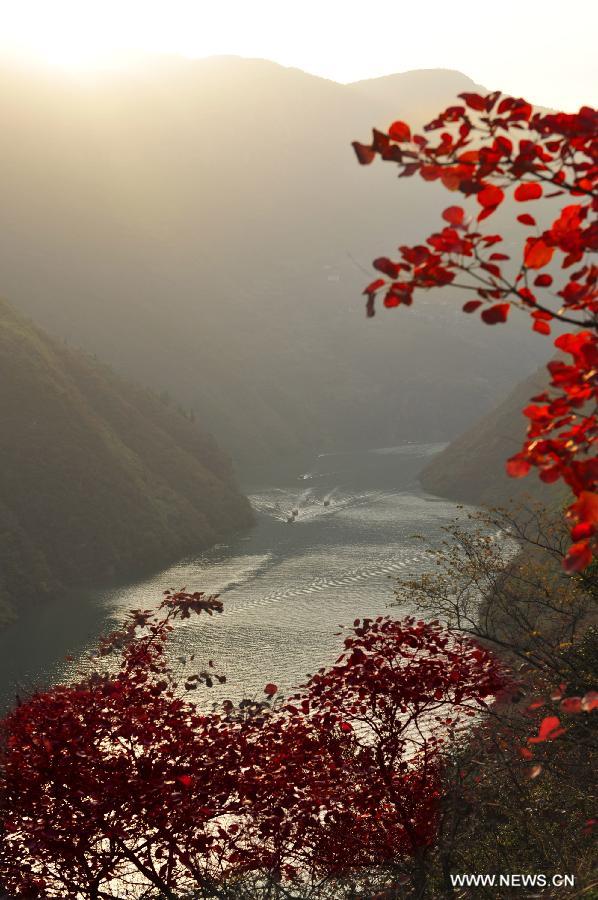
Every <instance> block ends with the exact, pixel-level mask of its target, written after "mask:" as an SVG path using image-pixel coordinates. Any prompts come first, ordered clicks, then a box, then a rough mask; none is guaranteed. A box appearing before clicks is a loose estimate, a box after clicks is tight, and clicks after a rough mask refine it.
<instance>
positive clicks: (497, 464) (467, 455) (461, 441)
mask: <svg viewBox="0 0 598 900" xmlns="http://www.w3.org/2000/svg"><path fill="white" fill-rule="evenodd" d="M548 380H549V376H548V373H547V372H546V370H545V369H543V368H542V369H539V370H538V371H537V372H535V373H534V374H533V375H531V376H530V377H529V378H526V379H525V380H524V381H522V382H521V383H520V384H518V385H517V387H516V388H515V389H514V390H513V391H511V393H510V394H509V395H508V397H506V398H505V399H504V400H503V401H502V402H501V403H499V404H498V405H497V406H496V407H495V408H494V409H493V410H491V412H489V413H487V414H486V415H485V416H482V417H481V418H480V419H479V420H478V421H476V422H475V423H474V424H473V425H472V426H471V427H470V428H468V429H467V430H466V431H465V432H464V433H463V434H462V435H460V436H459V437H458V438H456V440H454V441H452V442H451V443H450V444H449V445H448V446H447V447H445V449H444V450H442V451H441V452H440V453H439V454H438V455H437V456H434V457H433V458H432V461H431V462H430V463H429V465H428V466H426V468H425V469H424V470H423V471H422V472H421V474H420V476H419V478H420V481H421V483H422V485H423V487H424V488H425V489H426V490H427V491H430V493H432V494H438V495H440V496H441V497H449V498H450V499H451V500H460V501H462V502H463V503H473V504H485V505H490V506H496V505H501V504H505V503H506V502H507V501H508V500H510V499H518V500H522V499H523V498H524V497H525V496H530V497H533V498H535V499H538V500H542V501H543V502H545V503H547V504H549V505H551V506H552V505H554V504H558V503H559V500H560V499H561V498H564V496H565V494H566V491H565V488H563V487H562V486H560V485H558V484H557V485H555V484H548V485H547V484H545V483H544V482H542V481H540V479H539V478H538V476H537V474H536V473H535V472H534V471H532V472H531V473H530V474H529V475H528V476H527V477H526V478H509V477H508V475H507V474H506V471H505V463H506V461H507V459H508V458H509V457H510V456H513V455H514V454H515V453H517V452H518V451H519V450H520V449H521V445H522V443H523V441H524V438H525V432H526V427H527V423H528V421H529V420H527V419H526V418H525V417H524V416H523V415H522V412H521V411H522V409H525V407H527V406H528V405H529V401H530V399H531V398H532V397H533V396H534V395H536V394H540V393H542V392H543V391H545V390H546V389H547V386H548Z"/></svg>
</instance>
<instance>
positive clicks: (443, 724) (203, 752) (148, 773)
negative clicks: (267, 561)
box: [0, 593, 506, 900]
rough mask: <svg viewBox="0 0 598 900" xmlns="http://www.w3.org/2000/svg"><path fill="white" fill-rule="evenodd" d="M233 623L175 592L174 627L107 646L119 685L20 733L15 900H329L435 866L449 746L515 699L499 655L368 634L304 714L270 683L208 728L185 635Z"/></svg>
mask: <svg viewBox="0 0 598 900" xmlns="http://www.w3.org/2000/svg"><path fill="white" fill-rule="evenodd" d="M221 608H222V606H221V604H220V602H219V601H218V599H217V598H216V597H206V596H204V595H203V594H200V593H196V594H186V593H178V594H172V593H169V594H167V595H166V596H165V598H164V600H163V601H162V603H161V605H160V607H159V611H158V612H157V613H150V612H148V611H143V610H137V611H134V612H132V613H131V614H130V616H129V619H128V621H127V623H126V624H125V626H123V628H121V629H119V630H117V631H116V632H114V633H112V634H111V635H109V636H108V637H107V638H106V639H104V640H103V641H102V643H101V647H100V658H104V657H108V656H113V655H115V654H116V656H117V664H116V665H112V667H111V669H110V670H109V671H98V672H95V673H93V674H91V675H87V676H85V677H83V678H82V679H81V680H80V681H79V682H78V683H75V684H71V685H57V686H55V687H53V688H51V689H50V690H48V691H46V692H44V693H40V694H36V695H34V696H32V697H31V698H30V699H28V700H27V701H26V702H24V703H22V704H21V705H19V706H18V707H17V708H16V709H15V710H14V711H13V712H12V713H10V714H9V715H8V716H7V718H6V719H5V720H4V721H3V723H2V734H3V743H2V752H1V757H0V884H1V885H2V887H4V889H5V890H7V891H10V892H11V896H12V895H14V896H17V897H48V898H50V897H60V898H89V900H100V898H114V897H120V898H122V897H129V896H130V897H133V896H144V897H170V898H174V897H181V896H193V897H228V896H235V897H240V896H268V895H270V896H287V895H288V894H285V892H284V891H285V888H284V885H285V884H286V885H296V886H299V887H301V886H303V887H305V886H306V885H307V886H311V887H310V890H314V889H315V887H314V886H320V885H321V886H322V891H323V893H322V892H321V893H316V896H325V895H326V894H325V891H326V889H327V888H326V886H327V885H328V884H329V883H330V880H331V879H333V878H334V879H340V880H341V881H342V880H343V879H349V881H351V879H353V880H354V881H359V879H363V878H364V877H365V876H366V874H367V873H368V872H369V871H371V870H372V869H373V868H376V867H377V868H380V867H382V869H384V870H389V871H390V872H391V873H394V874H395V875H396V872H397V869H398V867H400V865H401V861H405V860H409V859H415V860H420V861H421V860H422V859H423V857H424V856H425V854H426V852H427V850H428V848H429V847H430V845H431V844H432V843H433V841H434V835H435V832H436V828H437V822H438V803H439V798H440V793H441V778H442V767H443V762H442V754H443V746H444V744H445V743H446V742H448V741H449V739H450V735H451V734H454V733H456V731H457V730H458V729H459V728H460V727H463V723H464V722H465V721H468V720H469V717H470V716H474V715H476V714H477V713H479V712H480V711H481V710H483V709H484V708H485V707H486V701H489V700H490V699H491V698H493V697H494V696H495V695H496V694H498V693H499V692H500V691H501V690H502V689H503V688H504V686H505V683H506V678H505V675H504V673H503V672H502V670H501V667H500V665H499V664H498V663H497V662H496V660H495V659H494V657H493V656H492V654H491V653H490V652H489V651H487V650H485V649H483V648H482V647H480V646H478V645H477V644H476V643H475V642H473V641H472V640H470V639H469V638H467V637H464V636H462V635H459V634H458V633H456V632H451V631H450V630H447V629H446V628H443V627H442V626H440V625H439V624H438V623H437V622H435V623H428V624H426V623H424V622H422V621H416V620H414V619H412V618H411V619H409V618H408V619H404V620H402V621H395V620H391V619H388V618H378V619H376V620H375V621H371V620H364V621H363V622H361V621H359V620H358V621H356V622H355V623H354V625H353V628H352V629H350V631H349V634H348V635H347V636H346V638H345V641H344V652H343V654H342V655H341V657H340V658H339V659H338V660H337V662H336V664H335V665H334V666H333V667H331V668H329V669H321V670H319V672H318V673H316V674H315V675H314V676H312V677H311V678H310V679H309V681H308V682H307V684H306V685H305V686H304V688H303V689H301V690H300V691H299V693H298V694H297V695H296V696H293V697H292V698H290V699H288V700H284V698H280V699H277V693H278V692H277V688H276V686H275V685H273V684H267V685H266V687H265V697H266V699H264V700H263V701H255V702H252V703H251V702H247V701H245V702H242V703H241V704H240V705H239V706H237V707H235V706H234V705H233V704H232V703H231V702H229V701H225V702H224V703H223V705H222V706H221V707H220V708H218V709H215V710H214V711H213V712H211V713H207V712H205V711H202V710H200V708H199V707H198V706H197V705H196V704H195V703H193V702H191V700H190V699H189V691H192V690H194V689H195V687H196V686H197V685H198V684H199V683H200V682H203V683H204V684H205V685H208V686H209V685H210V684H211V683H212V681H213V679H214V677H217V676H215V675H214V670H213V667H212V666H211V665H210V666H208V667H207V668H206V669H205V670H203V671H201V672H195V673H193V674H186V675H185V674H184V673H178V674H177V673H176V672H175V671H174V670H173V668H172V667H171V665H170V663H169V662H168V658H167V655H166V645H167V642H168V638H169V636H170V634H171V631H172V629H173V626H174V624H175V621H176V620H177V619H180V618H185V617H188V616H189V615H191V614H192V613H194V614H199V613H209V614H212V613H217V612H219V611H221ZM181 681H182V682H183V684H182V685H181V687H179V684H180V683H181ZM420 871H422V872H423V870H422V869H421V867H420ZM248 880H249V881H250V882H251V884H252V885H253V887H252V888H251V891H253V892H249V893H248V894H244V893H243V890H244V887H243V886H244V885H246V884H247V883H248ZM256 885H257V887H256ZM318 890H319V888H318ZM268 892H269V893H268ZM332 896H337V897H338V896H339V894H338V893H336V894H334V893H333V894H332Z"/></svg>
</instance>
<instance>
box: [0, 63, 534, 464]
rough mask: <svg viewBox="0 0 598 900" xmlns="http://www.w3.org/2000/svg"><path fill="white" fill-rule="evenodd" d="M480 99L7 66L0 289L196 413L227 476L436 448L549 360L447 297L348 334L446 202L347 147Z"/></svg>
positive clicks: (283, 73)
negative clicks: (344, 452) (382, 448)
mask: <svg viewBox="0 0 598 900" xmlns="http://www.w3.org/2000/svg"><path fill="white" fill-rule="evenodd" d="M474 88H475V86H474V85H473V83H472V82H471V81H470V79H468V78H467V77H466V76H465V75H462V74H460V73H458V72H452V71H446V70H429V71H425V72H411V73H405V74H401V75H393V76H388V77H386V78H378V79H373V80H369V81H364V82H358V83H355V84H350V85H340V84H337V83H335V82H332V81H327V80H325V79H322V78H317V77H315V76H312V75H307V74H305V73H304V72H301V71H299V70H297V69H286V68H284V67H282V66H279V65H276V64H274V63H271V62H267V61H264V60H246V59H239V58H235V57H222V58H213V59H207V60H196V61H189V60H182V59H181V60H179V59H171V58H165V59H160V58H156V59H154V60H149V61H146V62H145V63H144V65H143V66H141V67H139V68H135V69H132V70H129V71H121V72H114V73H104V74H103V75H101V76H93V77H92V76H88V77H86V78H81V79H80V80H76V79H74V78H72V77H71V78H69V77H67V76H66V75H64V74H60V73H59V72H56V71H55V72H53V73H49V72H48V71H39V72H36V71H33V70H28V71H25V70H18V69H16V68H8V67H5V68H4V70H3V71H2V78H1V79H0V102H1V104H2V110H3V121H4V137H3V141H2V146H1V147H0V160H1V163H2V168H3V171H4V173H5V178H4V185H3V187H4V190H3V202H2V204H1V205H0V230H1V233H2V235H3V240H2V243H1V246H0V265H1V271H2V278H1V281H0V290H1V291H2V294H3V295H5V296H6V297H8V298H9V299H10V301H11V302H12V303H14V304H15V305H16V306H17V307H18V308H19V309H21V310H23V311H25V312H26V313H28V314H30V315H31V316H32V317H33V318H34V320H35V321H36V322H39V323H40V324H42V325H43V326H44V327H46V328H47V329H48V330H49V331H50V332H51V333H52V334H54V335H57V336H59V337H61V338H63V337H64V338H67V339H68V341H69V342H70V343H73V344H75V345H77V346H81V347H83V348H84V349H86V350H89V351H92V352H96V353H98V354H99V355H100V357H101V358H102V359H105V360H106V361H108V362H110V363H112V364H113V365H114V366H115V367H116V368H117V370H118V371H120V372H122V373H124V374H125V375H127V376H132V377H134V378H135V379H138V380H139V381H141V382H142V383H144V384H148V385H151V386H153V387H154V388H156V389H158V390H159V391H162V390H167V391H168V392H169V393H170V394H172V396H173V397H175V398H176V399H177V400H178V401H180V402H181V403H182V404H183V405H184V406H186V407H188V408H192V409H193V410H194V411H195V412H196V414H197V416H198V420H199V422H200V423H201V425H202V427H205V428H206V429H207V430H209V431H210V432H212V433H213V434H214V435H215V436H216V438H217V440H218V441H219V443H220V444H221V445H223V446H225V447H226V448H227V449H228V450H229V451H230V452H231V453H232V454H233V456H234V458H235V460H236V461H237V462H238V463H239V464H240V465H242V466H243V465H246V464H249V463H255V462H259V461H268V460H271V459H273V458H275V457H277V456H281V455H290V454H293V453H297V452H300V451H302V450H306V449H308V448H323V447H326V446H340V445H343V444H348V445H356V444H370V445H372V444H379V445H381V444H392V443H396V442H397V441H400V440H442V439H449V438H451V437H453V436H455V435H457V434H458V433H460V432H461V431H463V429H464V428H465V427H467V426H468V425H469V424H470V423H471V422H472V421H473V420H474V419H475V418H476V416H478V415H480V414H481V413H483V412H484V411H485V410H487V409H489V408H490V407H491V406H492V405H493V403H494V402H496V400H498V399H499V398H500V397H501V396H503V395H504V394H505V393H506V392H507V390H508V389H509V388H510V387H511V386H512V385H513V384H514V383H515V382H516V381H517V380H518V379H520V378H521V377H524V376H526V375H527V374H529V371H530V370H531V369H532V368H533V367H534V366H535V365H536V364H537V363H538V362H539V361H540V360H541V359H542V357H543V353H544V352H545V345H544V342H543V340H542V339H541V338H539V336H538V335H534V334H531V333H529V332H528V325H527V324H526V323H525V321H524V320H523V318H522V319H521V320H519V319H518V318H517V316H513V317H512V321H511V322H510V323H509V324H508V326H505V327H502V328H501V329H500V330H499V329H489V328H485V327H483V326H482V325H480V323H479V321H478V320H477V318H476V317H466V316H463V315H462V314H461V313H460V311H459V306H460V304H459V303H458V302H457V303H455V302H452V298H451V297H450V292H446V291H445V292H443V295H445V296H443V297H440V295H435V294H430V295H429V296H422V297H421V299H418V300H417V301H416V305H415V307H414V308H413V309H401V310H399V311H397V312H395V313H394V314H389V313H384V312H382V313H381V314H380V315H378V316H377V317H376V318H375V319H374V320H373V321H370V322H366V321H365V317H364V311H363V298H362V297H361V291H362V289H363V285H364V284H365V283H367V281H368V274H367V273H364V272H363V271H362V270H361V268H360V267H361V266H365V268H366V269H367V268H369V263H370V260H371V259H372V258H373V257H374V256H376V255H380V254H382V253H387V254H392V252H393V248H395V247H396V245H397V244H399V243H401V242H418V241H420V240H421V239H422V238H424V237H425V236H426V235H427V234H428V233H429V232H430V231H431V230H434V229H435V228H436V227H437V226H438V222H439V210H441V209H442V208H443V207H444V206H446V205H448V203H449V198H447V195H446V192H445V191H443V190H442V189H441V188H439V187H438V186H437V185H434V184H424V183H422V182H421V181H420V180H417V181H415V180H411V179H406V180H403V181H401V183H400V185H399V184H397V183H396V181H395V180H394V173H393V170H392V167H390V166H388V165H377V166H372V167H368V168H367V169H364V168H362V167H360V166H359V165H358V164H357V162H356V160H355V158H354V155H353V153H352V150H351V148H350V142H351V140H353V139H367V137H368V135H369V133H370V129H371V127H372V126H373V125H376V126H378V127H382V128H385V127H387V126H388V124H389V123H390V122H391V121H392V120H393V119H395V118H397V117H400V118H404V119H407V120H409V121H413V122H415V123H416V124H418V125H419V124H421V123H422V122H423V121H425V120H427V119H428V118H429V117H430V115H432V113H433V112H435V111H436V110H438V109H440V108H442V107H443V106H444V105H446V104H447V103H449V102H451V100H452V99H453V98H454V96H455V94H456V93H458V92H459V91H462V90H472V89H474ZM498 218H499V217H498V216H497V220H498ZM497 227H498V223H497Z"/></svg>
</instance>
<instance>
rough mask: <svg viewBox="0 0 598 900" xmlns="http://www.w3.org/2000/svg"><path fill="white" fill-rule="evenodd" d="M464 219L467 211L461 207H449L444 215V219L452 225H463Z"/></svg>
mask: <svg viewBox="0 0 598 900" xmlns="http://www.w3.org/2000/svg"><path fill="white" fill-rule="evenodd" d="M464 217H465V210H464V209H462V208H461V207H460V206H449V207H448V208H447V209H445V210H444V212H443V213H442V218H443V219H445V220H446V221H447V222H450V223H451V225H462V224H463V219H464Z"/></svg>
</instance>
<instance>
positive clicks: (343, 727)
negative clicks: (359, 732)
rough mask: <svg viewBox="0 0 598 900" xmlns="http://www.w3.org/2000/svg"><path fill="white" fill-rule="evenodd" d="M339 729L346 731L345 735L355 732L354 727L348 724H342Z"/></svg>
mask: <svg viewBox="0 0 598 900" xmlns="http://www.w3.org/2000/svg"><path fill="white" fill-rule="evenodd" d="M339 728H340V730H341V731H344V732H345V734H347V733H348V732H349V731H353V726H352V725H350V724H349V723H348V722H341V723H340V725H339Z"/></svg>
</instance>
